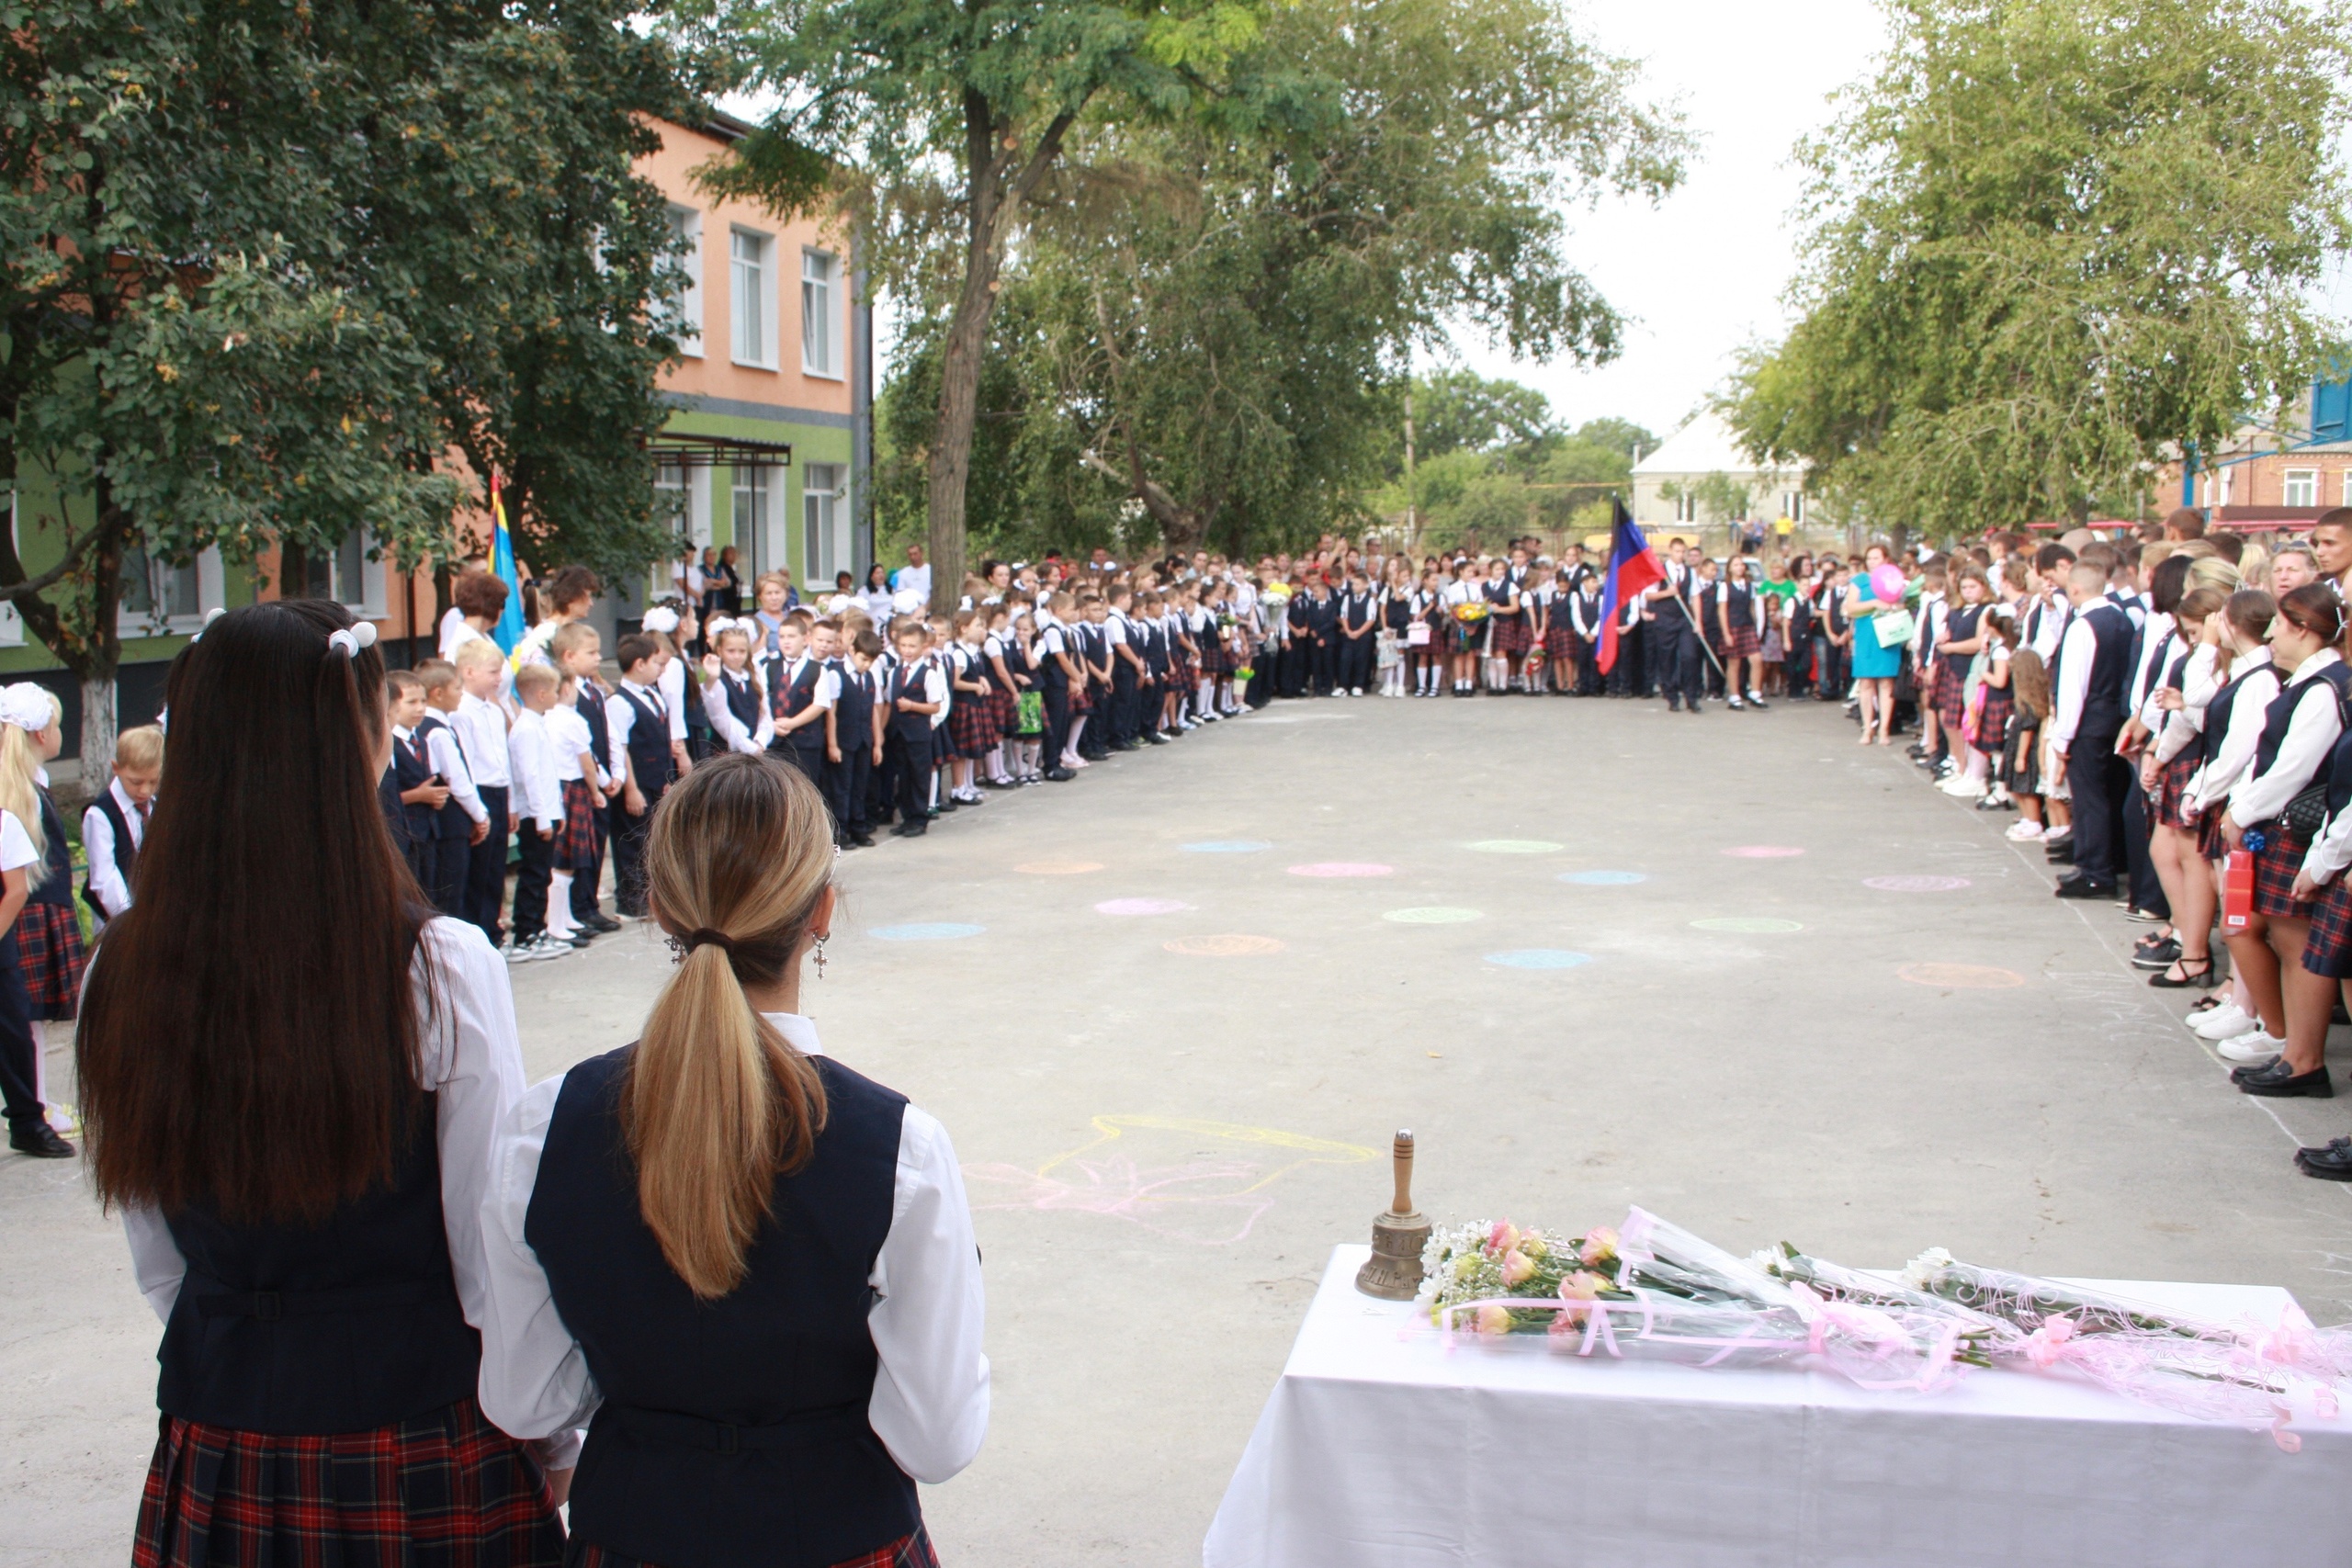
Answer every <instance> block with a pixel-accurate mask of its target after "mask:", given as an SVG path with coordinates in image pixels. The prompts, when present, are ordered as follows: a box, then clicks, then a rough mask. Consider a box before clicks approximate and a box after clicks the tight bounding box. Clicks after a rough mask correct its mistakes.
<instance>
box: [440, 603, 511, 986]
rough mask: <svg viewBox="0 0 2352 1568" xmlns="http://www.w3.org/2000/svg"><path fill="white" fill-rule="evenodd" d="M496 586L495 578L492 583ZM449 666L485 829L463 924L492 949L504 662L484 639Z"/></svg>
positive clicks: (506, 776)
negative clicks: (455, 677) (455, 679)
mask: <svg viewBox="0 0 2352 1568" xmlns="http://www.w3.org/2000/svg"><path fill="white" fill-rule="evenodd" d="M490 581H492V582H495V581H498V580H497V579H496V578H494V577H493V578H492V579H491V580H490ZM450 662H452V663H454V664H455V665H457V667H458V690H459V695H458V710H457V712H455V713H454V714H452V715H450V716H449V726H450V728H453V729H455V730H456V731H457V732H458V749H459V750H463V751H464V752H465V754H466V766H467V768H468V769H469V770H470V771H471V772H472V773H473V780H474V795H475V796H476V798H478V799H479V800H481V808H482V814H483V817H484V818H485V826H484V830H483V833H482V836H481V838H479V839H477V840H474V841H473V844H472V846H471V848H470V849H469V851H468V852H467V857H466V892H465V910H466V919H469V920H470V921H472V922H473V923H474V924H475V925H477V926H479V927H481V934H482V935H484V936H486V937H488V938H490V945H491V946H492V947H496V946H498V945H499V944H500V943H501V942H503V941H504V940H505V936H506V930H505V927H504V925H503V923H502V922H501V920H500V919H499V915H500V912H501V911H502V909H503V907H504V905H505V903H506V841H507V837H508V834H509V832H510V831H511V816H512V814H511V813H510V811H509V810H508V802H507V794H508V788H509V785H510V784H511V783H512V780H513V777H514V774H513V772H512V769H511V768H510V766H509V764H508V762H507V760H506V710H505V708H503V706H501V705H499V701H498V693H499V687H500V686H501V685H503V683H504V681H505V676H506V656H505V655H504V654H503V653H501V652H499V651H498V645H497V644H496V643H494V642H492V641H491V640H490V639H489V638H488V637H473V638H470V639H469V640H468V641H465V642H462V643H460V644H458V655H457V657H456V658H455V659H454V660H451V661H450Z"/></svg>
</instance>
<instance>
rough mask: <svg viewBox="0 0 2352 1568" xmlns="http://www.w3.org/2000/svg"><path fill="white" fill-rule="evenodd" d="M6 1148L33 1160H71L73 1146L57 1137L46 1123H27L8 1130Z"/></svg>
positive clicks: (53, 1129) (55, 1132) (55, 1131)
mask: <svg viewBox="0 0 2352 1568" xmlns="http://www.w3.org/2000/svg"><path fill="white" fill-rule="evenodd" d="M8 1146H9V1147H10V1148H12V1149H14V1150H16V1151H17V1153H18V1154H20V1155H30V1156H33V1158H35V1159H72V1158H73V1157H74V1145H71V1144H69V1143H67V1142H66V1141H65V1140H64V1139H62V1138H61V1137H59V1136H58V1135H57V1130H56V1129H55V1128H53V1127H51V1125H50V1124H49V1123H48V1122H25V1123H23V1124H22V1125H18V1126H11V1127H10V1128H9V1129H8Z"/></svg>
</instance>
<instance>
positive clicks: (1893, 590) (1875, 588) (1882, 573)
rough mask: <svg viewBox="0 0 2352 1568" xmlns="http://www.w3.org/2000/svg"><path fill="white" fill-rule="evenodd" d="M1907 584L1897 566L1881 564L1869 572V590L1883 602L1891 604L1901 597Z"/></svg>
mask: <svg viewBox="0 0 2352 1568" xmlns="http://www.w3.org/2000/svg"><path fill="white" fill-rule="evenodd" d="M1908 586H1909V583H1908V582H1907V581H1906V580H1905V578H1904V575H1903V569H1902V568H1901V567H1899V566H1883V567H1880V568H1879V569H1878V570H1875V571H1873V572H1871V592H1873V593H1875V594H1877V595H1878V596H1879V598H1880V600H1881V601H1882V602H1883V603H1885V604H1894V602H1895V601H1896V600H1898V599H1900V598H1902V597H1903V590H1904V589H1905V588H1906V587H1908Z"/></svg>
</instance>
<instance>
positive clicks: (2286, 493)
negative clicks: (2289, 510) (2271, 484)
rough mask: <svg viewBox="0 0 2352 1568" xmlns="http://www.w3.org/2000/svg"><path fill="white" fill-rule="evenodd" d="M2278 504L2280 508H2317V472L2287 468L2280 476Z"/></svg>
mask: <svg viewBox="0 0 2352 1568" xmlns="http://www.w3.org/2000/svg"><path fill="white" fill-rule="evenodd" d="M2282 479H2283V483H2282V484H2281V486H2280V489H2279V504H2280V505H2282V506H2317V505H2318V504H2319V470H2318V469H2317V468H2289V469H2288V470H2287V471H2286V473H2285V474H2284V475H2283V476H2282Z"/></svg>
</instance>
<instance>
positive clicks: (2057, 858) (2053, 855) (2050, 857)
mask: <svg viewBox="0 0 2352 1568" xmlns="http://www.w3.org/2000/svg"><path fill="white" fill-rule="evenodd" d="M2042 858H2043V859H2044V860H2046V861H2048V862H2049V863H2051V864H2052V865H2072V864H2074V863H2075V841H2074V840H2072V839H2061V840H2058V841H2057V842H2056V843H2054V844H2052V845H2051V846H2050V847H2049V848H2048V849H2046V850H2044V851H2042Z"/></svg>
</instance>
